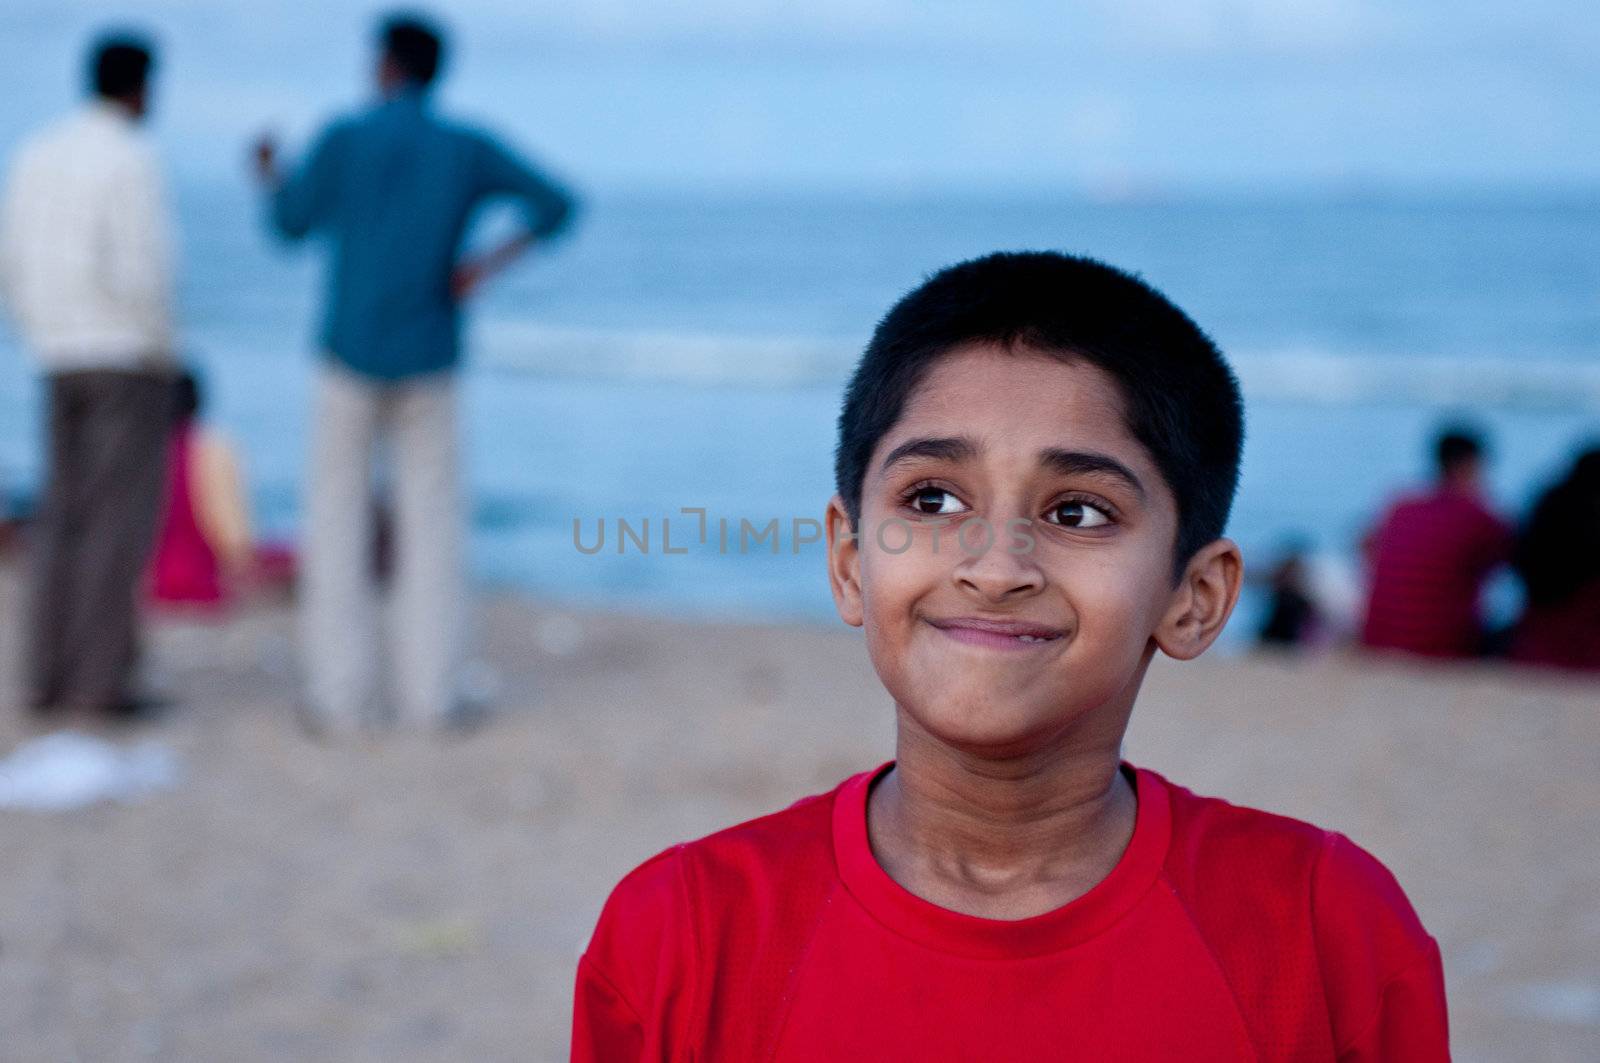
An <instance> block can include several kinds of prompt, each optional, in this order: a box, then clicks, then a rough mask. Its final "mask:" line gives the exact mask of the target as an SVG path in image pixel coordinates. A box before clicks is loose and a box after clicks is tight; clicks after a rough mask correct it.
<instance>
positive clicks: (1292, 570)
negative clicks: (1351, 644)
mask: <svg viewBox="0 0 1600 1063" xmlns="http://www.w3.org/2000/svg"><path fill="white" fill-rule="evenodd" d="M1308 553H1309V546H1308V544H1307V543H1305V542H1304V541H1303V540H1300V539H1292V540H1290V541H1289V542H1287V543H1285V544H1284V547H1283V549H1282V551H1281V552H1280V554H1279V557H1278V562H1277V564H1275V565H1274V566H1273V567H1272V569H1271V571H1270V573H1269V575H1268V576H1267V579H1266V591H1267V614H1266V619H1264V620H1263V621H1262V623H1261V629H1260V631H1258V632H1257V634H1256V640H1257V641H1258V642H1259V643H1260V644H1261V645H1262V646H1265V647H1271V648H1274V649H1296V648H1300V647H1303V646H1306V645H1309V644H1310V643H1312V642H1315V641H1316V640H1317V639H1318V638H1319V637H1320V636H1321V632H1322V626H1323V624H1322V616H1321V610H1320V609H1319V607H1318V605H1317V599H1316V594H1315V591H1314V589H1313V587H1312V585H1311V571H1310V567H1309V564H1308V560H1307V555H1308Z"/></svg>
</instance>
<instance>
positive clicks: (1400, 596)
mask: <svg viewBox="0 0 1600 1063" xmlns="http://www.w3.org/2000/svg"><path fill="white" fill-rule="evenodd" d="M1437 454H1438V463H1439V479H1438V481H1437V482H1436V483H1435V484H1434V486H1433V487H1432V489H1431V490H1429V491H1427V492H1426V493H1423V494H1417V495H1411V496H1407V497H1405V498H1402V499H1400V500H1399V501H1398V502H1396V503H1395V504H1394V505H1392V506H1391V507H1389V510H1388V512H1386V513H1385V514H1384V516H1383V519H1382V520H1380V521H1379V522H1378V526H1377V527H1376V528H1374V529H1373V531H1372V533H1371V534H1370V535H1368V537H1367V540H1366V542H1365V544H1364V546H1365V549H1366V554H1367V564H1368V570H1369V571H1368V578H1369V580H1370V584H1369V588H1368V597H1367V612H1366V619H1365V621H1364V622H1363V624H1362V627H1361V642H1362V645H1364V646H1368V647H1371V648H1373V649H1383V650H1400V651H1403V652H1406V653H1414V654H1419V655H1422V656H1425V657H1475V656H1478V655H1479V654H1481V653H1483V651H1484V630H1483V621H1482V620H1481V618H1480V617H1479V612H1478V598H1479V595H1480V594H1481V593H1482V591H1483V584H1484V581H1485V580H1487V579H1488V578H1489V575H1490V574H1491V573H1492V572H1493V571H1494V570H1495V569H1496V568H1498V567H1499V566H1500V565H1502V564H1504V563H1505V562H1506V561H1507V560H1509V559H1510V556H1511V546H1512V530H1511V526H1510V525H1509V524H1507V523H1506V522H1505V521H1503V520H1501V519H1500V518H1499V517H1497V516H1496V515H1495V514H1494V513H1493V512H1492V511H1491V510H1490V509H1489V507H1488V505H1487V504H1486V503H1485V501H1484V498H1483V476H1482V469H1483V444H1482V442H1481V441H1480V439H1479V437H1478V435H1477V434H1476V433H1475V432H1472V431H1469V430H1466V429H1461V428H1455V429H1450V430H1447V431H1446V432H1444V433H1443V434H1441V435H1440V437H1439V442H1438V445H1437Z"/></svg>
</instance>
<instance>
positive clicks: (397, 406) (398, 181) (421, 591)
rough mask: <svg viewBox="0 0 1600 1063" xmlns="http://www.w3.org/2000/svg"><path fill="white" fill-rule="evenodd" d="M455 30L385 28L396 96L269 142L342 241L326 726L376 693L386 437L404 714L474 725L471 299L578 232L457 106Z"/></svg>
mask: <svg viewBox="0 0 1600 1063" xmlns="http://www.w3.org/2000/svg"><path fill="white" fill-rule="evenodd" d="M443 58H444V44H443V40H442V38H441V36H440V33H439V31H438V30H437V29H436V28H434V27H433V26H431V25H429V24H428V23H426V22H424V21H422V20H420V19H417V18H414V17H409V16H407V17H400V16H397V17H393V18H390V19H387V20H386V21H385V22H384V23H383V24H382V26H381V29H380V55H379V59H378V63H377V69H376V75H377V78H376V80H377V90H378V97H379V98H378V101H377V102H376V104H374V105H373V106H372V107H370V108H369V109H367V110H365V111H363V112H361V113H359V114H356V115H353V116H348V117H344V118H341V119H339V120H337V121H335V122H333V123H332V124H331V125H329V126H328V127H327V129H326V130H324V131H323V133H322V134H321V136H319V137H318V138H317V140H316V142H315V144H314V145H313V147H312V148H311V151H310V153H309V155H308V156H307V158H306V159H305V161H304V162H303V163H302V164H301V165H300V166H299V167H298V168H297V169H295V170H294V171H293V172H290V173H287V174H285V173H283V172H281V171H280V168H279V165H278V155H277V150H276V147H275V146H274V144H273V142H272V141H271V139H270V138H263V139H262V140H261V141H260V143H259V144H258V145H257V147H256V166H257V173H258V176H259V178H260V180H261V183H262V185H263V186H264V187H265V189H266V190H267V191H268V192H269V194H270V199H269V207H270V218H271V224H272V227H273V228H274V229H275V230H276V231H277V232H278V233H279V234H280V235H281V236H283V237H284V238H286V239H291V240H295V239H299V238H302V237H305V236H307V235H308V234H311V233H317V234H319V235H322V236H325V237H327V238H328V242H329V249H330V252H331V255H332V262H331V269H330V270H329V273H328V281H327V291H326V300H325V315H324V321H323V328H322V332H321V345H322V349H323V352H324V357H323V359H322V361H321V365H320V366H319V369H318V374H317V381H316V393H317V397H316V412H315V416H314V421H313V429H312V440H311V456H310V470H309V477H308V481H307V489H306V494H305V504H304V508H303V513H304V523H303V527H304V533H303V541H302V547H301V548H302V555H303V562H302V567H301V573H300V575H301V580H300V590H301V637H302V640H303V646H304V658H305V668H306V679H307V687H308V689H307V704H306V708H307V709H308V710H309V712H308V715H306V716H304V717H303V720H304V722H306V723H307V724H308V725H310V726H312V727H313V728H314V729H332V730H339V731H348V730H352V729H354V728H356V727H358V726H359V725H361V724H362V723H364V722H366V721H367V720H368V719H369V718H370V716H371V713H372V711H373V709H374V707H375V706H374V700H375V694H376V692H377V685H378V674H377V671H378V669H377V665H378V659H379V646H380V638H379V624H378V615H377V597H378V595H377V588H376V587H375V586H374V583H373V580H372V574H371V566H370V565H369V564H368V563H367V561H368V560H369V550H370V544H371V542H372V538H373V531H372V506H371V505H370V498H371V484H372V479H373V468H374V460H375V452H376V450H377V449H378V448H379V447H380V446H383V445H387V446H388V447H389V450H390V457H391V458H392V462H391V467H390V472H391V482H392V483H393V486H394V499H393V511H394V515H395V526H396V527H395V558H394V560H395V571H394V580H393V588H392V594H391V596H390V597H391V599H392V606H393V609H394V617H393V619H394V621H395V623H394V626H393V636H394V646H393V647H392V652H391V653H389V654H388V655H387V659H388V660H389V661H391V662H392V663H393V666H394V670H395V673H396V674H395V675H394V676H393V677H392V678H393V681H392V683H391V684H390V688H391V690H392V692H393V694H394V695H395V696H396V698H397V700H398V703H399V704H398V705H397V706H396V708H397V709H398V711H399V715H400V716H401V718H402V719H403V720H404V721H405V722H407V723H409V724H412V725H415V726H429V727H437V726H441V725H450V724H452V723H461V722H465V721H467V720H468V719H470V718H471V715H470V714H468V713H465V712H464V711H463V710H464V709H466V708H467V706H466V705H465V702H464V700H463V695H462V690H461V675H460V673H461V670H462V668H461V662H462V658H463V651H464V649H465V647H464V646H463V645H462V643H463V641H464V640H463V638H462V631H463V628H464V627H465V624H466V601H465V599H466V585H465V583H466V577H465V565H464V561H463V557H462V553H463V548H462V540H463V537H464V535H465V529H464V527H463V525H464V523H465V517H464V513H463V508H464V507H463V503H462V499H461V493H462V492H461V487H460V470H459V468H458V466H459V459H458V440H457V427H456V423H457V373H456V371H457V368H458V365H459V362H460V334H461V310H462V304H463V302H464V301H465V300H466V299H467V298H468V297H469V296H471V295H472V294H473V293H474V292H476V291H477V290H478V289H479V287H480V286H481V285H482V284H483V282H484V281H485V280H486V279H487V278H489V277H490V276H492V275H494V274H495V273H497V272H498V271H500V270H501V269H503V268H505V267H506V266H507V265H508V264H509V263H511V262H512V261H513V260H515V259H516V258H517V257H519V256H520V255H521V254H522V253H523V252H524V251H526V250H527V249H528V248H529V247H530V246H532V245H533V244H534V243H535V242H542V241H545V240H547V239H549V238H551V237H553V236H555V235H556V234H557V233H558V232H560V231H561V230H562V229H563V228H565V227H566V226H567V224H568V222H569V220H570V218H571V216H572V213H573V199H572V197H571V195H570V194H568V193H567V192H566V191H565V190H564V189H563V188H561V187H560V186H558V185H557V184H556V183H554V182H553V181H552V180H550V179H549V178H548V177H546V176H545V175H543V174H542V173H540V172H539V170H537V169H536V168H534V167H533V166H532V165H531V164H530V163H528V162H527V161H526V160H524V159H522V158H520V157H518V156H517V155H516V154H514V153H513V152H511V151H509V150H508V149H507V148H505V147H504V146H502V145H501V144H500V143H499V142H498V141H496V140H495V139H494V138H492V137H490V136H489V135H487V134H486V133H483V132H481V131H478V130H474V129H469V128H466V127H464V126H461V125H457V124H455V123H454V122H451V121H447V120H446V119H444V118H441V117H439V116H437V115H436V114H435V112H434V110H433V107H432V101H431V91H430V90H431V89H432V86H433V84H434V82H435V79H436V78H437V76H438V74H439V71H440V69H441V66H442V65H443ZM496 197H509V198H511V199H513V200H516V201H518V202H519V203H520V204H521V206H522V208H523V211H522V213H523V216H524V220H525V226H526V228H525V230H524V231H523V232H522V233H521V234H519V235H517V236H515V237H513V238H512V239H510V240H508V241H506V242H505V243H503V244H501V245H499V246H498V247H496V248H494V249H493V250H491V251H488V252H487V253H484V254H481V255H466V256H463V253H462V250H461V248H462V243H463V238H464V236H465V235H466V232H467V229H468V226H469V224H470V222H471V220H472V218H473V215H474V213H475V212H476V210H477V208H478V207H479V206H480V205H481V204H482V203H483V202H484V201H486V200H488V199H491V198H496Z"/></svg>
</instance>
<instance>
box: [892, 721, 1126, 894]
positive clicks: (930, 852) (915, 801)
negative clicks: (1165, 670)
mask: <svg viewBox="0 0 1600 1063" xmlns="http://www.w3.org/2000/svg"><path fill="white" fill-rule="evenodd" d="M1123 723H1124V724H1125V723H1126V720H1125V719H1124V720H1123ZM1111 730H1112V731H1114V733H1107V734H1105V735H1102V736H1098V737H1091V736H1086V735H1077V736H1074V737H1071V738H1067V739H1063V740H1062V741H1061V742H1059V743H1052V744H1051V745H1050V747H1049V748H1043V749H1038V750H1033V751H1029V752H1027V753H1023V754H1020V755H1016V756H1008V757H1004V758H988V757H983V756H978V755H975V754H972V753H969V752H966V751H962V750H958V749H954V748H952V747H950V746H948V745H945V744H943V743H941V742H939V741H938V740H937V739H935V738H934V737H933V736H931V735H928V734H926V733H925V732H923V731H922V730H921V728H919V727H918V726H917V725H916V724H915V723H914V722H913V721H911V720H909V719H908V718H907V717H906V715H905V714H903V713H902V714H901V716H900V721H899V736H898V740H897V742H896V748H897V754H896V757H897V759H896V763H895V767H894V769H893V770H892V771H891V772H889V774H888V775H886V776H885V777H884V778H883V779H881V780H880V781H879V782H878V785H877V786H875V787H874V788H873V791H872V793H871V795H870V796H869V800H868V804H867V833H868V837H869V839H870V841H871V844H872V850H873V855H874V856H875V857H876V858H877V860H878V863H879V864H880V865H881V866H882V867H883V869H884V871H886V872H887V873H888V874H889V876H890V877H891V878H893V879H894V880H895V881H896V882H898V883H899V884H900V885H902V886H904V887H905V888H906V889H908V890H910V891H911V892H912V893H914V894H916V895H918V896H920V897H922V898H923V899H924V900H927V901H930V902H932V903H934V904H937V905H939V906H941V907H944V908H949V909H952V910H954V911H959V912H965V913H966V914H969V915H976V916H981V917H985V918H992V919H1023V918H1027V917H1029V916H1033V915H1039V914H1042V913H1043V912H1047V911H1050V910H1052V909H1055V908H1059V907H1061V906H1062V905H1064V904H1067V903H1069V902H1071V901H1073V900H1075V899H1077V898H1078V897H1080V896H1082V895H1083V894H1085V893H1087V892H1088V891H1089V890H1091V889H1093V888H1094V887H1095V886H1096V885H1097V884H1098V883H1099V882H1100V881H1101V880H1102V879H1104V878H1105V877H1106V876H1107V875H1108V874H1110V873H1111V870H1112V868H1114V867H1115V866H1116V864H1117V861H1118V860H1119V859H1120V858H1121V856H1122V853H1123V851H1124V850H1126V849H1127V847H1128V842H1129V840H1130V839H1131V838H1132V836H1133V824H1134V820H1135V818H1136V808H1137V800H1136V797H1135V794H1134V788H1133V786H1132V784H1131V783H1130V782H1129V780H1128V779H1127V778H1126V776H1124V775H1123V773H1122V772H1121V771H1120V770H1119V767H1120V765H1121V736H1122V728H1121V727H1115V728H1113V729H1111Z"/></svg>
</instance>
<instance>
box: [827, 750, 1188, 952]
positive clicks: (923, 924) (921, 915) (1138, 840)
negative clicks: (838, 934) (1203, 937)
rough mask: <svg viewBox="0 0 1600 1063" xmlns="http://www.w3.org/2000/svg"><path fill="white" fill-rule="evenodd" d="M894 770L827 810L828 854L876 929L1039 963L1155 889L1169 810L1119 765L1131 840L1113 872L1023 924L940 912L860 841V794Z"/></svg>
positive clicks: (1159, 785) (847, 786) (1159, 783)
mask: <svg viewBox="0 0 1600 1063" xmlns="http://www.w3.org/2000/svg"><path fill="white" fill-rule="evenodd" d="M893 766H894V762H893V761H890V762H888V763H887V764H884V765H882V766H881V767H879V768H877V769H876V770H874V771H869V772H863V773H861V774H860V775H857V776H854V777H853V778H850V779H847V780H846V781H845V782H844V784H843V785H842V786H840V788H839V791H838V794H837V796H836V797H835V798H834V805H833V848H834V859H835V860H836V861H837V864H838V869H839V876H840V878H841V879H842V880H843V881H844V885H845V888H846V889H847V890H849V892H850V894H851V895H852V896H853V897H854V898H855V899H856V900H857V901H858V902H859V903H860V904H861V905H862V907H864V908H865V909H866V910H867V911H868V913H869V914H871V915H872V916H873V917H874V918H875V919H877V920H878V921H879V922H880V923H882V924H883V925H885V926H886V927H888V928H889V929H890V930H892V931H895V932H896V933H899V934H901V935H903V936H905V937H908V938H911V939H912V940H915V941H918V942H921V943H922V944H924V945H927V946H929V947H931V948H934V949H937V950H939V951H942V952H949V953H955V954H959V955H964V956H969V957H974V958H979V959H1008V958H1009V959H1015V958H1020V957H1026V956H1041V955H1045V954H1047V953H1051V952H1057V951H1060V950H1063V949H1067V948H1071V947H1072V946H1073V945H1076V944H1078V943H1079V942H1082V941H1086V940H1088V939H1089V938H1091V937H1093V936H1094V935H1096V934H1098V933H1100V932H1101V931H1102V930H1105V929H1107V928H1108V927H1110V926H1111V925H1112V924H1113V923H1115V922H1116V921H1117V920H1118V919H1120V918H1121V917H1122V916H1123V915H1124V914H1126V913H1127V912H1128V911H1129V910H1130V909H1132V908H1133V907H1134V905H1136V904H1137V903H1138V902H1139V901H1140V899H1141V898H1143V897H1144V895H1145V894H1146V893H1147V892H1148V891H1149V889H1150V887H1151V886H1152V885H1154V884H1155V882H1156V879H1157V878H1158V877H1159V876H1160V873H1161V867H1162V865H1163V864H1164V863H1165V861H1166V855H1167V848H1168V845H1169V844H1170V842H1171V837H1172V808H1171V802H1170V799H1169V797H1168V794H1167V790H1166V785H1165V783H1164V782H1163V780H1162V779H1161V778H1160V776H1158V775H1155V774H1154V773H1152V772H1148V771H1144V770H1142V769H1137V768H1134V767H1132V766H1131V765H1128V764H1124V765H1123V770H1124V771H1127V772H1129V773H1130V774H1131V775H1132V776H1133V782H1134V790H1135V794H1136V796H1137V799H1138V811H1137V813H1136V814H1135V818H1134V826H1133V837H1132V838H1131V839H1130V840H1129V842H1128V848H1127V849H1126V850H1125V851H1124V852H1123V854H1122V858H1121V859H1120V860H1118V861H1117V865H1116V867H1114V868H1112V870H1111V873H1110V874H1109V875H1107V876H1106V877H1105V879H1103V880H1102V881H1101V882H1100V883H1099V884H1098V885H1097V886H1095V887H1094V888H1093V889H1091V890H1090V891H1089V892H1088V893H1085V894H1084V895H1083V896H1081V897H1079V898H1077V899H1076V900H1074V901H1071V902H1070V903H1068V904H1065V905H1063V906H1062V907H1060V908H1057V909H1055V910H1053V911H1049V912H1044V913H1043V914H1040V915H1036V916H1032V917H1030V918H1027V919H1017V920H1007V919H984V918H980V917H978V916H972V915H966V914H963V913H961V912H955V911H951V910H950V909H948V908H941V907H939V906H938V905H936V904H933V903H931V902H929V901H925V900H923V899H922V898H921V897H918V896H917V895H915V894H914V893H911V892H910V891H909V890H907V889H906V888H905V887H904V886H901V885H900V884H899V883H898V882H896V881H895V880H894V879H892V878H890V877H889V874H888V872H886V871H884V870H883V868H882V867H881V866H880V865H879V864H878V861H877V859H876V858H875V857H874V856H873V855H872V847H871V844H870V842H869V841H868V837H867V794H868V792H869V790H870V789H871V786H872V784H873V783H874V782H875V781H876V780H877V779H879V778H881V777H882V776H883V774H884V773H885V772H887V771H888V770H889V769H890V768H892V767H893Z"/></svg>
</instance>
